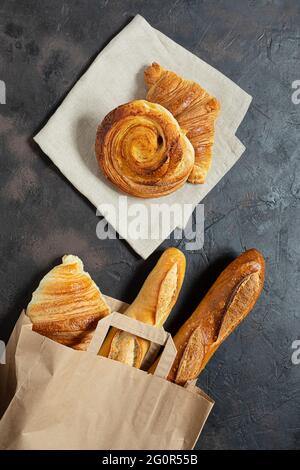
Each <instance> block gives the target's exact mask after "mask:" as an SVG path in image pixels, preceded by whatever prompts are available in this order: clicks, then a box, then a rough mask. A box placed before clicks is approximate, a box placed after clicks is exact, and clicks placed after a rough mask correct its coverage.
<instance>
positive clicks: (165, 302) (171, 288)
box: [99, 248, 185, 368]
mask: <svg viewBox="0 0 300 470" xmlns="http://www.w3.org/2000/svg"><path fill="white" fill-rule="evenodd" d="M184 274H185V257H184V255H183V253H182V252H181V251H180V250H178V249H177V248H169V249H167V250H166V251H165V252H164V253H163V254H162V256H161V257H160V259H159V261H158V262H157V264H156V266H155V267H154V269H153V270H152V271H151V273H150V274H149V276H148V277H147V279H146V281H145V282H144V285H143V287H142V289H141V290H140V292H139V294H138V296H137V297H136V299H135V301H134V302H133V303H132V304H131V305H130V306H129V307H128V309H127V310H126V311H125V315H128V316H129V317H131V318H134V319H136V320H139V321H141V322H144V323H148V324H150V325H153V326H156V327H161V326H162V325H163V324H164V322H165V320H166V319H167V317H168V315H169V313H170V312H171V310H172V308H173V306H174V304H175V302H176V300H177V298H178V295H179V292H180V289H181V286H182V282H183V278H184ZM122 333H124V332H120V330H118V329H116V328H111V330H110V331H109V333H108V335H107V337H106V339H105V341H104V343H103V345H102V347H101V349H100V351H99V354H100V355H102V356H105V357H109V358H111V359H114V360H117V361H120V362H124V363H126V364H128V365H131V366H134V367H137V368H140V367H141V365H142V361H143V359H144V357H145V355H146V353H147V351H148V348H149V341H146V340H144V339H142V338H138V337H136V336H135V335H132V334H130V333H127V334H126V335H123V334H122Z"/></svg>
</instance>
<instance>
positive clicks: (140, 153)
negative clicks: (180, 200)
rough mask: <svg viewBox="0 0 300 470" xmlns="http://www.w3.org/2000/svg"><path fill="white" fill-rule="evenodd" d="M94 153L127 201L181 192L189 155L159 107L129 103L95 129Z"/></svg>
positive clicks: (179, 134) (191, 158) (172, 120)
mask: <svg viewBox="0 0 300 470" xmlns="http://www.w3.org/2000/svg"><path fill="white" fill-rule="evenodd" d="M95 152H96V157H97V160H98V163H99V165H100V168H101V169H102V172H103V173H104V175H105V176H106V177H107V178H108V179H109V180H110V181H111V182H112V183H113V184H114V185H116V186H117V187H118V188H119V189H120V190H121V191H124V192H125V193H128V194H131V195H132V196H137V197H142V198H152V197H160V196H165V195H167V194H169V193H172V192H173V191H175V190H177V189H178V188H180V187H181V186H182V185H183V184H184V183H185V181H186V180H187V178H188V176H189V174H190V172H191V170H192V168H193V165H194V149H193V146H192V145H191V143H190V141H189V140H188V138H187V137H186V136H185V134H184V132H183V131H182V130H181V128H180V126H179V124H178V123H177V121H176V119H175V118H174V117H173V116H172V114H171V113H170V112H169V111H168V110H166V109H165V108H163V107H162V106H160V105H159V104H155V103H149V102H147V101H145V100H137V101H131V102H129V103H126V104H124V105H121V106H119V107H118V108H116V109H114V110H113V111H111V112H110V113H109V114H108V115H107V116H106V117H105V118H104V120H103V121H102V123H101V125H100V126H99V127H98V130H97V135H96V144H95Z"/></svg>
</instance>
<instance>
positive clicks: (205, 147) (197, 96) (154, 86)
mask: <svg viewBox="0 0 300 470" xmlns="http://www.w3.org/2000/svg"><path fill="white" fill-rule="evenodd" d="M144 77H145V82H146V85H147V86H148V89H149V90H148V93H147V100H149V101H153V102H154V103H159V104H161V105H162V106H164V107H165V108H167V109H168V110H169V111H170V112H171V113H172V114H173V116H174V117H175V118H176V119H177V121H178V123H179V124H180V126H181V128H182V129H184V130H185V131H186V132H187V134H186V136H187V137H188V139H189V140H190V142H191V143H192V145H193V147H194V149H195V164H194V167H193V170H192V171H191V173H190V175H189V178H188V181H189V182H190V183H204V181H205V179H206V176H207V173H208V170H209V168H210V165H211V159H212V146H213V142H214V126H215V120H216V118H217V116H218V114H219V110H220V105H219V102H218V100H217V99H216V98H214V97H213V96H210V95H209V94H208V93H207V92H206V91H205V90H204V89H203V88H201V86H200V85H198V84H197V83H195V82H192V81H190V80H185V79H183V78H181V77H179V76H178V75H177V74H176V73H174V72H171V71H170V70H166V69H164V68H163V67H161V66H160V65H159V64H157V63H155V62H154V63H153V64H152V65H150V66H149V67H147V69H146V70H145V73H144Z"/></svg>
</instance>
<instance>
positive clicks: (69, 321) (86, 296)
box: [26, 255, 110, 350]
mask: <svg viewBox="0 0 300 470" xmlns="http://www.w3.org/2000/svg"><path fill="white" fill-rule="evenodd" d="M109 313H110V311H109V307H108V305H107V304H106V302H105V300H104V298H103V296H102V294H101V292H100V290H99V289H98V287H97V286H96V284H95V283H94V281H93V280H92V278H91V277H90V275H89V274H88V273H87V272H85V271H84V269H83V263H82V261H81V260H80V258H78V257H77V256H73V255H65V256H64V257H63V258H62V264H60V265H58V266H56V267H55V268H53V269H51V271H49V272H48V274H46V276H45V277H44V278H43V279H42V280H41V282H40V284H39V286H38V288H37V289H36V290H35V292H34V293H33V295H32V299H31V301H30V303H29V304H28V306H27V309H26V314H27V315H28V317H29V318H30V320H31V322H32V324H33V328H32V329H33V330H34V331H36V332H37V333H40V334H42V335H43V336H47V337H48V338H50V339H52V340H53V341H57V342H58V343H61V344H64V345H65V346H69V347H72V348H73V349H79V350H85V349H86V347H87V345H88V344H89V342H90V340H91V337H92V334H93V331H94V329H95V327H96V325H97V323H98V321H99V320H100V318H103V317H104V316H106V315H108V314H109Z"/></svg>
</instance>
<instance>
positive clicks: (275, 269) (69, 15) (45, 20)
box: [0, 0, 300, 449]
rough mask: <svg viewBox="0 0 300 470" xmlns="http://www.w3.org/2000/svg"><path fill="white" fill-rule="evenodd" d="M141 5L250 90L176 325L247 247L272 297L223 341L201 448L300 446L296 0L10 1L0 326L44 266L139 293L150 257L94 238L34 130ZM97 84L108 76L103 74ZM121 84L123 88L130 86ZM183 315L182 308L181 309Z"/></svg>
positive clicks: (3, 68)
mask: <svg viewBox="0 0 300 470" xmlns="http://www.w3.org/2000/svg"><path fill="white" fill-rule="evenodd" d="M136 13H140V14H142V15H143V16H145V18H146V19H147V20H148V21H149V22H150V23H151V24H152V25H153V26H154V27H156V28H158V29H160V30H161V31H162V32H164V33H165V34H167V35H168V36H170V37H171V38H172V39H174V40H175V41H177V42H178V43H180V44H181V45H183V46H184V47H186V48H187V49H189V50H190V51H192V52H193V53H195V54H196V55H198V56H199V57H201V58H202V59H204V60H206V61H207V62H209V63H210V64H211V65H213V66H215V67H216V68H218V69H219V70H220V71H222V72H223V73H224V74H226V75H227V76H228V77H230V78H231V79H233V80H234V81H235V82H237V83H238V84H239V85H240V86H241V87H242V88H244V89H245V90H246V91H247V92H249V93H250V94H251V95H253V103H252V105H251V108H250V110H249V112H248V114H247V116H246V118H245V120H244V122H243V124H242V125H241V127H240V129H239V131H238V136H239V138H240V139H241V140H242V141H243V142H244V144H245V145H246V147H247V151H246V152H245V154H244V155H243V157H242V158H241V160H240V161H239V162H238V163H237V164H236V166H235V167H234V168H233V169H232V170H231V171H230V172H229V174H227V175H226V176H225V177H224V178H223V180H222V181H221V182H220V183H219V184H218V186H217V187H216V188H215V189H214V190H213V191H212V192H211V193H210V194H209V195H208V196H207V197H206V199H205V200H204V203H205V214H206V222H205V226H206V229H205V245H204V249H203V250H201V251H198V252H194V253H186V256H187V275H186V280H185V284H184V288H183V291H182V295H181V297H180V301H179V302H178V305H177V307H176V309H175V312H174V315H173V318H174V319H173V320H171V321H169V323H168V327H169V328H170V329H171V331H175V329H176V328H177V326H178V325H179V323H180V322H181V321H182V320H183V318H185V317H187V316H188V315H189V314H190V313H191V311H192V309H193V308H194V307H195V306H196V304H197V303H198V302H199V300H200V298H201V297H202V295H203V293H204V292H205V291H206V290H207V288H208V287H209V286H210V285H211V284H212V282H213V281H214V279H215V278H216V276H217V275H218V273H220V271H221V270H222V269H223V268H224V267H225V266H226V264H227V263H228V261H230V260H231V259H232V258H233V257H234V256H235V255H237V254H238V253H240V252H241V251H242V250H244V249H246V248H251V247H257V248H258V249H260V250H262V252H263V253H264V255H265V257H266V260H267V274H266V283H265V288H264V292H263V295H262V297H261V298H260V300H259V303H258V304H257V306H256V307H255V310H254V311H253V312H252V314H250V316H249V317H248V319H247V320H246V321H245V322H244V323H243V325H242V326H241V327H240V328H239V329H238V330H237V331H236V332H234V333H233V334H232V335H231V337H230V338H229V339H228V340H227V341H226V343H225V344H224V345H223V346H222V347H221V348H220V349H219V350H218V352H217V353H216V355H215V356H214V358H213V359H212V360H211V362H210V363H209V365H208V367H207V369H206V371H205V372H204V373H203V374H202V376H201V379H200V381H199V382H200V384H201V386H202V387H203V389H204V390H206V391H207V392H208V393H209V394H210V395H211V396H212V397H214V398H215V400H216V405H215V408H214V410H213V412H212V414H211V416H210V418H209V420H208V423H207V425H206V427H205V430H204V432H203V434H202V436H201V439H200V441H199V443H198V447H199V448H201V449H224V448H226V449H228V448H230V449H246V448H251V449H275V448H280V449H291V448H300V386H299V383H300V365H299V366H295V365H292V363H291V353H292V349H291V344H292V342H293V340H295V339H297V337H298V339H300V331H299V319H300V313H299V299H298V297H299V290H300V287H299V286H300V282H299V281H300V279H299V269H300V243H299V240H300V236H299V235H300V233H299V222H300V216H299V199H300V176H299V152H300V133H299V129H300V105H298V106H296V105H294V104H292V102H291V94H292V91H293V90H292V88H291V84H292V82H293V81H294V80H296V79H300V47H299V46H300V4H299V2H298V1H297V0H294V1H280V0H277V1H246V0H244V1H239V2H237V1H233V0H232V1H231V0H227V1H160V0H157V1H138V0H136V1H127V0H122V1H100V0H89V1H87V0H85V1H83V0H82V1H77V0H76V1H75V0H73V1H59V0H51V2H49V1H46V0H45V1H29V0H28V1H23V0H22V1H12V0H10V1H3V0H1V1H0V51H1V54H0V79H2V80H4V81H5V82H6V86H7V104H6V105H0V128H1V141H0V155H1V161H0V191H1V195H0V216H1V218H0V240H1V244H0V252H1V264H0V272H1V283H0V305H1V313H0V328H1V333H0V337H2V338H7V336H8V334H9V332H10V331H11V329H12V327H13V325H14V322H15V321H16V318H17V316H18V314H19V312H20V309H21V308H22V307H24V306H25V305H26V303H27V302H28V300H29V298H30V294H31V292H32V290H33V289H34V288H35V287H36V286H37V283H38V282H39V280H40V279H41V276H42V275H43V274H44V273H46V272H47V271H48V270H49V268H51V267H52V266H54V265H55V264H56V263H58V262H59V259H60V257H61V256H62V255H63V254H64V253H73V254H77V255H79V256H80V257H82V259H83V260H84V262H85V265H86V268H87V270H88V271H89V272H90V273H91V275H92V276H93V278H94V279H95V280H96V282H97V283H98V284H99V286H100V287H101V289H102V290H103V291H104V292H105V293H107V294H110V295H112V296H115V297H119V298H121V299H123V300H126V301H132V300H133V298H134V296H135V294H136V293H137V291H138V289H139V287H140V286H141V284H142V281H143V279H144V278H145V276H146V275H147V273H148V272H149V270H150V269H151V267H152V266H153V265H154V263H155V261H156V260H157V258H158V256H159V253H160V252H161V250H162V249H163V248H164V247H166V246H168V245H169V244H170V243H171V242H168V241H166V242H165V243H164V244H163V246H162V247H161V249H160V250H158V252H157V253H155V254H154V255H153V256H152V257H151V258H150V259H149V260H147V261H146V262H144V261H142V260H141V259H140V258H139V257H138V256H137V255H135V254H134V253H133V251H132V250H131V249H129V247H128V246H127V245H126V242H123V241H119V240H116V241H100V240H98V239H97V238H96V233H95V230H96V224H97V221H98V220H99V219H98V218H97V217H96V215H95V209H94V207H92V206H91V205H90V204H89V203H88V202H87V201H86V200H85V199H84V198H83V197H82V196H81V195H80V194H79V193H78V192H77V191H76V190H74V189H73V187H72V186H71V185H70V184H69V183H68V181H67V180H66V179H65V178H64V177H63V176H62V175H61V174H60V173H59V171H58V170H57V169H56V168H55V167H54V165H53V164H52V163H51V161H50V160H49V159H48V157H47V156H45V155H43V153H42V152H41V151H40V150H39V148H38V147H37V145H35V144H34V143H33V141H32V136H33V135H34V133H35V132H36V131H37V130H38V129H40V128H41V126H42V124H43V123H45V121H46V119H47V118H48V117H49V116H50V115H51V113H52V112H53V111H54V110H55V109H56V107H57V105H58V104H59V103H60V102H61V100H62V99H63V97H64V96H65V95H66V94H67V92H68V91H69V90H70V89H71V87H72V85H73V84H74V83H75V82H76V80H77V79H78V77H80V75H81V74H82V72H83V71H85V70H86V68H87V66H88V65H89V63H90V62H91V60H92V59H93V58H94V57H95V56H96V55H97V53H98V52H99V51H100V50H101V49H102V48H103V46H105V45H106V44H107V42H108V41H109V40H110V39H111V38H112V37H113V36H114V35H115V34H116V33H117V32H118V31H120V29H121V28H122V27H123V26H124V25H126V24H127V23H128V21H130V19H132V18H133V16H134V15H135V14H136ZM99 86H101V84H99ZM120 86H122V84H121V83H120ZM179 317H180V319H179Z"/></svg>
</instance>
